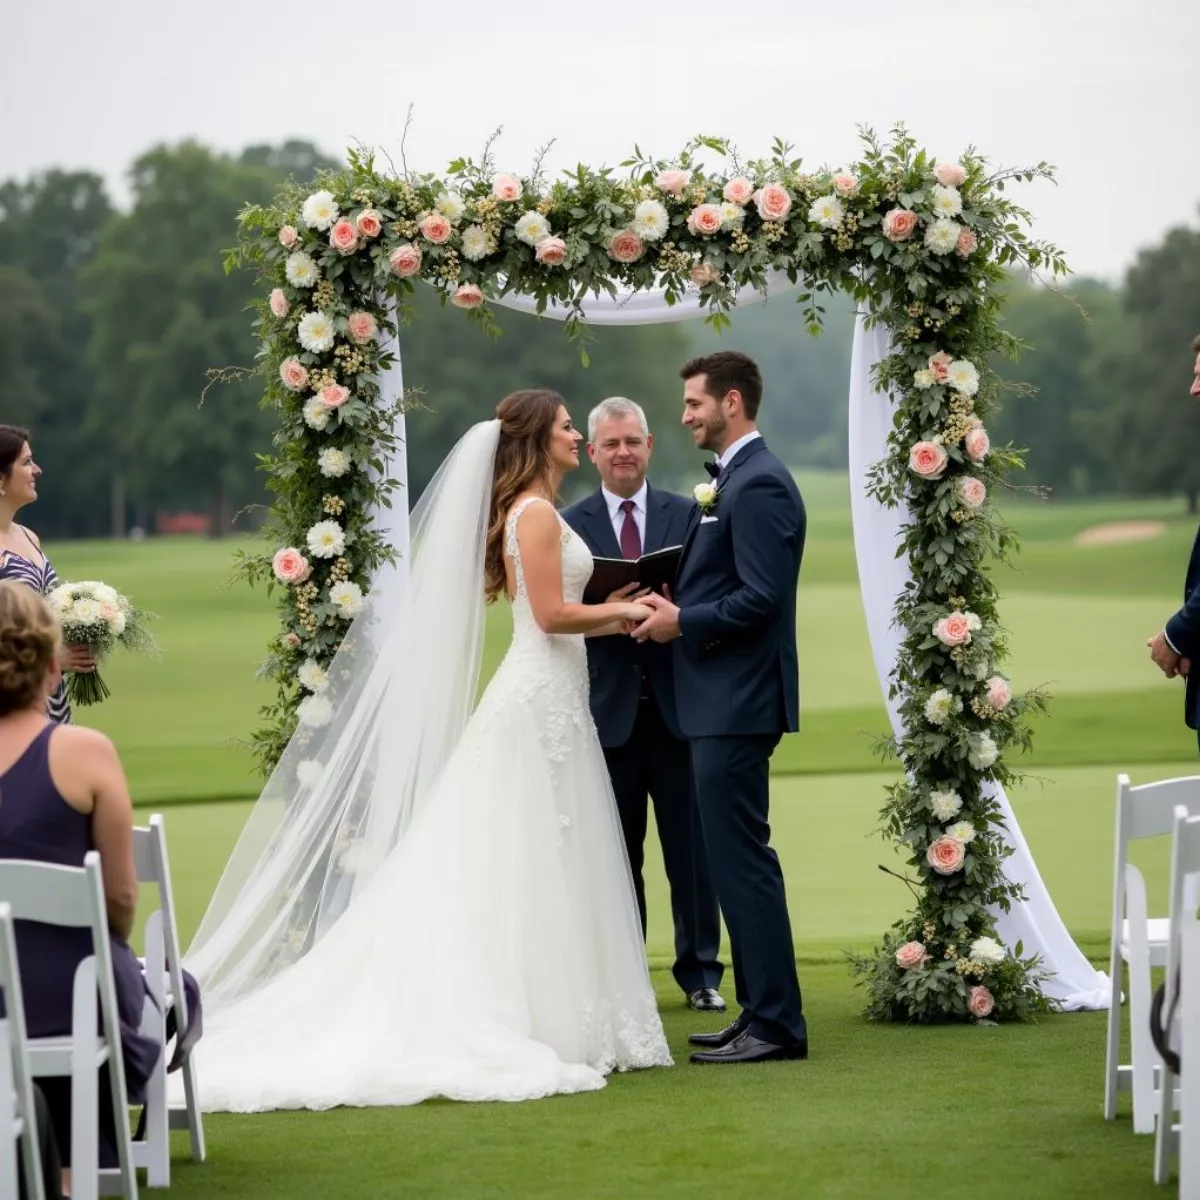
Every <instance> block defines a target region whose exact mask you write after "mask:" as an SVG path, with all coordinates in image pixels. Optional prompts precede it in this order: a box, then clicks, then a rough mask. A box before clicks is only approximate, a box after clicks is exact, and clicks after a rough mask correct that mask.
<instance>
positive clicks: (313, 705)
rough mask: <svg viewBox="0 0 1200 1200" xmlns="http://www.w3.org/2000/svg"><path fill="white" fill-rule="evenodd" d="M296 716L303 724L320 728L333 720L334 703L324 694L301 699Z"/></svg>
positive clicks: (312, 727) (311, 727)
mask: <svg viewBox="0 0 1200 1200" xmlns="http://www.w3.org/2000/svg"><path fill="white" fill-rule="evenodd" d="M296 717H297V719H298V720H299V722H300V724H301V725H307V726H308V727H309V728H310V729H320V728H321V726H322V725H328V724H329V722H330V721H332V720H333V705H332V704H330V703H329V701H328V700H326V699H325V697H324V696H317V695H313V696H309V697H308V698H307V699H304V700H301V701H300V704H299V706H298V707H297V708H296Z"/></svg>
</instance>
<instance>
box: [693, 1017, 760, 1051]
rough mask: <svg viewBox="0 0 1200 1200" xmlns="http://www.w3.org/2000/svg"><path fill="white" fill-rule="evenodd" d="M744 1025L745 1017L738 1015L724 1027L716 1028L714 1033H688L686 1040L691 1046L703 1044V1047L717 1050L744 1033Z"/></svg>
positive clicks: (745, 1022) (745, 1023)
mask: <svg viewBox="0 0 1200 1200" xmlns="http://www.w3.org/2000/svg"><path fill="white" fill-rule="evenodd" d="M746 1025H747V1021H746V1018H745V1017H744V1016H742V1017H738V1019H737V1020H736V1021H732V1022H730V1024H728V1025H726V1026H725V1028H724V1029H718V1030H717V1032H716V1033H689V1034H688V1041H689V1042H691V1043H692V1045H693V1046H703V1047H705V1049H710V1050H719V1049H720V1048H721V1047H722V1046H728V1045H729V1043H730V1042H732V1041H733V1039H734V1038H735V1037H737V1036H738V1034H739V1033H744V1032H745V1030H746Z"/></svg>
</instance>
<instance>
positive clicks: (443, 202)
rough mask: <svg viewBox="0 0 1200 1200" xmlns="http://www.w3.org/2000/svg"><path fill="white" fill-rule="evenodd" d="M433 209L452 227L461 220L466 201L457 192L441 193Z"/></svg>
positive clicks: (465, 209)
mask: <svg viewBox="0 0 1200 1200" xmlns="http://www.w3.org/2000/svg"><path fill="white" fill-rule="evenodd" d="M433 207H434V208H435V209H437V211H438V212H440V213H441V214H442V216H443V217H445V218H446V219H447V220H448V221H450V222H451V224H454V225H457V224H458V223H459V221H461V220H462V219H463V216H464V215H465V214H466V211H467V204H466V201H465V200H464V199H463V198H462V197H461V196H460V195H459V194H458V193H457V192H443V193H442V194H441V195H440V196H439V197H438V198H437V203H436V204H435V205H434V206H433Z"/></svg>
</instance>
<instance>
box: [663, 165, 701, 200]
mask: <svg viewBox="0 0 1200 1200" xmlns="http://www.w3.org/2000/svg"><path fill="white" fill-rule="evenodd" d="M691 182H692V173H691V171H680V170H674V169H673V170H669V171H659V173H658V178H657V179H655V181H654V183H655V185H656V186H657V188H658V190H659V191H660V192H666V193H667V194H668V195H671V196H674V197H675V198H676V199H677V200H678V199H679V197H680V196H682V195H683V190H684V188H686V187H687V185H688V184H689V183H691Z"/></svg>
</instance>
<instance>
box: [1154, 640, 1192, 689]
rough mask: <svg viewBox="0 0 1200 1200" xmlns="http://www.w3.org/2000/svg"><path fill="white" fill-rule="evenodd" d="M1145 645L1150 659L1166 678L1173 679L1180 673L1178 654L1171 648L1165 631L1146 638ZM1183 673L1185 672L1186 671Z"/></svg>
mask: <svg viewBox="0 0 1200 1200" xmlns="http://www.w3.org/2000/svg"><path fill="white" fill-rule="evenodd" d="M1146 645H1147V646H1149V647H1150V659H1151V661H1152V662H1153V663H1154V665H1155V666H1156V667H1157V668H1158V669H1159V670H1160V671H1161V672H1162V673H1163V674H1164V675H1165V676H1166V677H1167V678H1168V679H1174V678H1175V676H1176V675H1179V674H1180V673H1181V672H1180V670H1179V662H1180V659H1179V655H1178V654H1176V653H1175V651H1174V650H1172V649H1171V644H1170V642H1168V641H1167V635H1166V634H1165V633H1156V634H1155V635H1154V636H1153V637H1152V638H1147V639H1146ZM1188 666H1189V668H1190V667H1191V664H1190V663H1189V664H1188ZM1183 673H1184V674H1186V672H1183Z"/></svg>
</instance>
